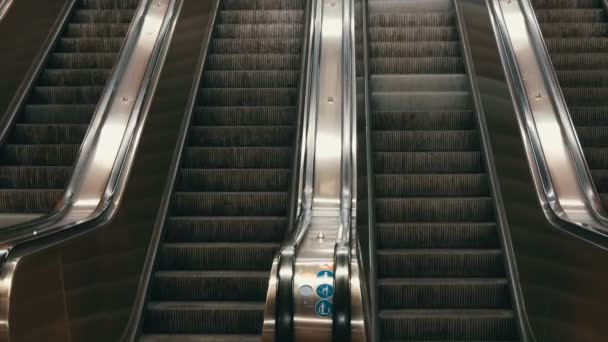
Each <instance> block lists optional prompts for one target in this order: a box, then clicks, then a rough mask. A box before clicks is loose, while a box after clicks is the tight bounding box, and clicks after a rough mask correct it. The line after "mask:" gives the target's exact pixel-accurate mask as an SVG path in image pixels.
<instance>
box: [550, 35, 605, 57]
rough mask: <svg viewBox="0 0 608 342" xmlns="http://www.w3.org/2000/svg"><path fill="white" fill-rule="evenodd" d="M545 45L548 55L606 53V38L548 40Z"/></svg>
mask: <svg viewBox="0 0 608 342" xmlns="http://www.w3.org/2000/svg"><path fill="white" fill-rule="evenodd" d="M545 44H546V45H547V49H548V50H549V52H550V53H587V52H604V53H606V52H608V37H599V38H598V37H595V38H585V39H577V38H561V39H559V38H548V39H545Z"/></svg>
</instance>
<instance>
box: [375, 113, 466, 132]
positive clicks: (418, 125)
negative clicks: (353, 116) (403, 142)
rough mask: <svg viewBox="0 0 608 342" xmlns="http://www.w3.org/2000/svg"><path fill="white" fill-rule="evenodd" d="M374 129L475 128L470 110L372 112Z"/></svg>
mask: <svg viewBox="0 0 608 342" xmlns="http://www.w3.org/2000/svg"><path fill="white" fill-rule="evenodd" d="M371 119H372V124H373V127H374V130H377V131H380V130H393V129H399V130H445V129H456V130H468V129H474V128H475V116H474V115H473V113H472V112H470V111H452V112H374V114H373V115H372V118H371Z"/></svg>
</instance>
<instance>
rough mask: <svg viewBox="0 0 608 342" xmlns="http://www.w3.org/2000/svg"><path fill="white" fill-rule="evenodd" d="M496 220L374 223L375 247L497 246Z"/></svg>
mask: <svg viewBox="0 0 608 342" xmlns="http://www.w3.org/2000/svg"><path fill="white" fill-rule="evenodd" d="M496 229H497V227H496V224H495V223H493V222H492V223H487V222H462V223H454V222H432V223H429V222H399V223H380V224H377V225H376V230H377V234H378V243H379V245H378V248H380V249H395V248H427V249H428V248H434V249H447V248H457V249H466V248H498V247H499V246H500V244H499V241H498V236H497V235H496Z"/></svg>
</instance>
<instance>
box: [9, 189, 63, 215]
mask: <svg viewBox="0 0 608 342" xmlns="http://www.w3.org/2000/svg"><path fill="white" fill-rule="evenodd" d="M62 195H63V191H62V190H52V191H49V190H45V191H37V190H3V191H0V213H3V214H10V213H45V212H48V211H49V210H50V209H51V208H53V206H54V205H55V203H57V202H58V201H59V199H60V198H61V196H62Z"/></svg>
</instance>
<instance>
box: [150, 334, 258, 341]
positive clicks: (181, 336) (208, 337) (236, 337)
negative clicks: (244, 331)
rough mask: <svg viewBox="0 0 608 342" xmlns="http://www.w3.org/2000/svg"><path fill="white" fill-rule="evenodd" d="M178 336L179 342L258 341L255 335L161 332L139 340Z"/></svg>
mask: <svg viewBox="0 0 608 342" xmlns="http://www.w3.org/2000/svg"><path fill="white" fill-rule="evenodd" d="M177 338H179V341H181V342H220V341H221V342H259V341H260V337H259V336H257V335H227V334H221V335H189V334H179V337H176V336H175V335H171V334H169V335H163V334H150V335H144V336H143V337H142V338H141V339H140V340H139V342H175V341H176V339H177Z"/></svg>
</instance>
